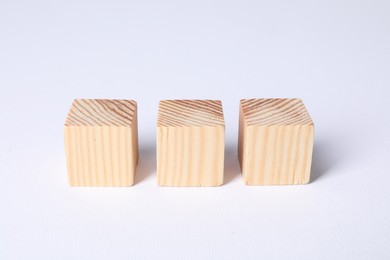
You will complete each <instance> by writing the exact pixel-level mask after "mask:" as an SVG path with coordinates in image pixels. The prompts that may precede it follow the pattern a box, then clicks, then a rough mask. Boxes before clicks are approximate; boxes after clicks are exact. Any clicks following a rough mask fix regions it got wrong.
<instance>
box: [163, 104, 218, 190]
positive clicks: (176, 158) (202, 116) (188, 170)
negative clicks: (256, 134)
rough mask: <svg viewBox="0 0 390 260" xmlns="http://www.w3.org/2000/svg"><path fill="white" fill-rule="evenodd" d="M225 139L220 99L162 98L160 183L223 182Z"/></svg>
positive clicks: (200, 184)
mask: <svg viewBox="0 0 390 260" xmlns="http://www.w3.org/2000/svg"><path fill="white" fill-rule="evenodd" d="M224 142H225V123H224V118H223V112H222V104H221V101H216V100H163V101H160V104H159V110H158V122H157V177H158V185H160V186H219V185H222V183H223V165H224V150H225V144H224Z"/></svg>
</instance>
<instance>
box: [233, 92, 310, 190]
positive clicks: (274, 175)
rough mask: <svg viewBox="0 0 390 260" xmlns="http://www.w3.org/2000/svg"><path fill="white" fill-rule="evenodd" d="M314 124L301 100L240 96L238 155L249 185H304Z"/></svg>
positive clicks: (307, 173)
mask: <svg viewBox="0 0 390 260" xmlns="http://www.w3.org/2000/svg"><path fill="white" fill-rule="evenodd" d="M313 142H314V125H313V121H312V120H311V118H310V115H309V113H308V112H307V110H306V108H305V106H304V105H303V103H302V101H301V100H300V99H295V98H294V99H288V98H275V99H273V98H272V99H267V98H266V99H243V100H241V102H240V123H239V140H238V155H239V161H240V165H241V169H242V173H243V176H244V180H245V183H246V184H248V185H278V184H280V185H286V184H306V183H308V182H309V180H310V168H311V159H312V151H313Z"/></svg>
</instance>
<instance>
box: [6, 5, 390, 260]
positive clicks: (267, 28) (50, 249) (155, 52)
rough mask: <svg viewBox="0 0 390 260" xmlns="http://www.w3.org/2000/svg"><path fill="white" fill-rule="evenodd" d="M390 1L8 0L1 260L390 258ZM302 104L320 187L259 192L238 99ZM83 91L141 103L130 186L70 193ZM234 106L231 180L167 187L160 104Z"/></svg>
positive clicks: (230, 112) (228, 113)
mask: <svg viewBox="0 0 390 260" xmlns="http://www.w3.org/2000/svg"><path fill="white" fill-rule="evenodd" d="M389 87H390V2H389V1H339V0H334V1H269V2H265V1H251V2H249V1H228V2H227V1H219V2H217V1H192V2H189V1H180V2H173V1H168V2H167V1H137V2H136V1H133V2H131V1H122V2H119V1H106V3H104V2H102V1H100V2H99V3H94V2H92V1H91V2H85V1H62V2H57V3H55V2H54V1H47V2H41V1H26V2H23V3H22V2H19V1H1V2H0V91H1V92H0V94H1V103H0V113H1V123H0V124H1V127H0V136H1V137H0V177H1V181H0V259H2V260H3V259H390V247H389V245H390V244H389V242H390V120H389V119H390V117H389V111H390V104H389V98H390V92H389ZM251 97H300V98H302V99H303V100H304V102H305V104H306V106H307V107H308V109H309V112H310V114H311V116H312V118H313V120H314V122H315V126H316V136H315V150H314V161H313V170H312V182H311V183H310V184H309V185H306V186H281V187H248V186H245V185H244V184H243V181H242V178H241V176H240V170H239V167H238V163H237V159H236V139H237V123H238V122H237V121H238V102H239V99H240V98H251ZM73 98H130V99H135V100H137V101H138V105H139V128H140V131H139V132H140V136H139V139H140V151H141V153H140V163H139V167H138V175H137V177H136V179H137V183H136V185H135V186H133V187H130V188H70V187H68V185H67V177H66V168H65V158H64V151H63V143H62V142H63V139H62V138H63V136H62V126H63V123H64V120H65V116H66V113H67V110H68V108H69V106H70V104H71V102H72V100H73ZM171 98H189V99H194V98H207V99H221V100H222V101H223V106H224V112H225V117H226V139H227V146H226V164H225V166H226V170H225V171H226V173H225V180H226V181H225V182H226V183H225V185H224V186H221V187H218V188H160V187H157V185H156V173H155V168H156V162H155V154H154V153H155V144H154V142H155V124H156V114H157V104H158V100H159V99H171Z"/></svg>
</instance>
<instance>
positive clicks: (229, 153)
mask: <svg viewBox="0 0 390 260" xmlns="http://www.w3.org/2000/svg"><path fill="white" fill-rule="evenodd" d="M224 167H225V172H224V174H225V175H224V184H227V183H229V182H231V181H233V180H234V179H235V178H238V176H240V175H241V168H240V164H239V162H238V157H237V145H234V144H231V143H230V144H229V143H228V144H226V147H225V165H224Z"/></svg>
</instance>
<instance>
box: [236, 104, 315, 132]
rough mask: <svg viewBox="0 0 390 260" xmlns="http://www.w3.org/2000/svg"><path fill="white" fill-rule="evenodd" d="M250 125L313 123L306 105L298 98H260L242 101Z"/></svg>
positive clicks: (242, 109) (246, 121) (243, 112)
mask: <svg viewBox="0 0 390 260" xmlns="http://www.w3.org/2000/svg"><path fill="white" fill-rule="evenodd" d="M240 106H241V111H242V115H243V119H244V121H245V123H246V124H247V125H248V126H272V125H275V126H278V125H313V121H312V119H311V117H310V115H309V113H308V112H307V110H306V108H305V105H304V104H303V102H302V100H301V99H298V98H259V99H242V100H241V101H240Z"/></svg>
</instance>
